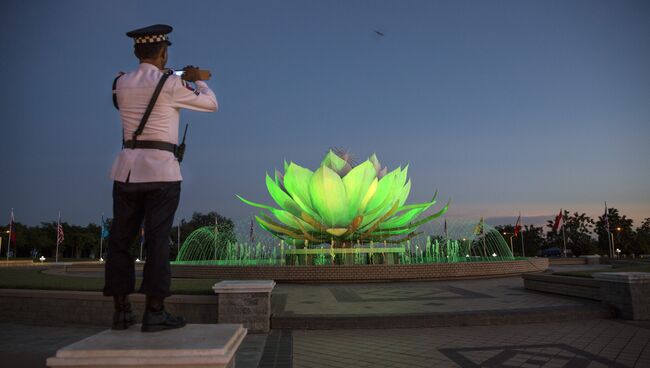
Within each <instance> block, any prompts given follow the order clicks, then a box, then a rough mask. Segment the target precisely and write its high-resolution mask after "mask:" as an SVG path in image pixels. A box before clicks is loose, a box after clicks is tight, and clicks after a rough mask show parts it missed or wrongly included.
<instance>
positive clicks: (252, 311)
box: [212, 280, 275, 333]
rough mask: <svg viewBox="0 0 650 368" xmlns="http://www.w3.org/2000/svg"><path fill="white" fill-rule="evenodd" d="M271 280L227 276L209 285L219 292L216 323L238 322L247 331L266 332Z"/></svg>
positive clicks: (271, 287) (269, 309)
mask: <svg viewBox="0 0 650 368" xmlns="http://www.w3.org/2000/svg"><path fill="white" fill-rule="evenodd" d="M273 287H275V281H273V280H229V281H221V282H218V283H216V284H215V285H214V286H213V287H212V289H213V290H214V292H215V293H216V294H217V295H218V296H219V301H218V309H219V310H218V313H217V319H218V322H219V323H241V324H243V325H244V327H246V328H247V329H248V330H249V331H250V332H262V333H263V332H268V331H269V329H270V327H271V291H273Z"/></svg>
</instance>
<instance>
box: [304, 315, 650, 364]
mask: <svg viewBox="0 0 650 368" xmlns="http://www.w3.org/2000/svg"><path fill="white" fill-rule="evenodd" d="M292 338H293V367H294V368H332V367H404V368H406V367H414V368H417V367H463V368H469V367H526V368H537V367H544V368H556V367H565V368H583V367H590V368H596V367H603V368H604V367H613V368H623V367H639V368H641V367H650V343H649V342H650V324H645V325H639V324H632V323H626V322H623V321H620V320H592V321H580V322H570V323H553V324H529V325H514V326H480V327H453V328H431V329H399V330H398V329H394V330H328V331H293V333H292Z"/></svg>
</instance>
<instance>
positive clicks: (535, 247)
mask: <svg viewBox="0 0 650 368" xmlns="http://www.w3.org/2000/svg"><path fill="white" fill-rule="evenodd" d="M522 230H523V231H522V233H521V236H522V237H523V238H524V249H525V251H526V255H528V256H534V255H539V253H540V251H541V250H542V249H544V247H545V246H546V239H545V238H544V228H543V227H542V226H535V225H524V229H522ZM515 239H517V238H515ZM519 243H520V244H521V239H520V240H519Z"/></svg>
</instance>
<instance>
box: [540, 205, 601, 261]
mask: <svg viewBox="0 0 650 368" xmlns="http://www.w3.org/2000/svg"><path fill="white" fill-rule="evenodd" d="M562 215H563V217H564V220H563V224H562V227H563V228H564V234H565V237H566V247H567V250H570V251H571V253H573V254H574V255H575V256H579V255H582V254H592V253H594V252H595V251H596V250H597V247H596V244H595V242H594V239H592V237H591V229H592V228H593V227H594V220H593V219H592V218H591V217H589V216H587V214H586V213H578V212H574V213H573V215H569V211H566V210H565V211H564V213H563V214H562ZM553 223H554V220H549V221H548V223H547V225H546V226H548V227H549V228H550V229H551V230H549V231H548V232H547V233H546V240H547V242H548V244H549V245H554V246H557V247H558V248H560V249H563V247H564V244H563V238H562V229H559V231H557V232H556V231H553Z"/></svg>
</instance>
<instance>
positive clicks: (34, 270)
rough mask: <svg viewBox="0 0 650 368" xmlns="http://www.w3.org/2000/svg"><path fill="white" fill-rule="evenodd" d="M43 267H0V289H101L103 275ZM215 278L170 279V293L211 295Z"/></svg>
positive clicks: (138, 280)
mask: <svg viewBox="0 0 650 368" xmlns="http://www.w3.org/2000/svg"><path fill="white" fill-rule="evenodd" d="M44 269H45V268H41V267H30V268H0V289H40V290H75V291H102V289H103V288H104V278H103V277H77V276H62V275H61V276H60V275H48V274H44V273H43V272H42V271H43V270H44ZM218 281H219V280H216V279H172V287H171V291H172V294H194V295H197V294H198V295H201V294H203V295H213V294H214V292H213V291H212V285H214V284H215V283H216V282H218ZM140 282H142V279H141V278H138V279H137V280H136V287H135V289H136V290H138V288H139V287H140Z"/></svg>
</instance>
